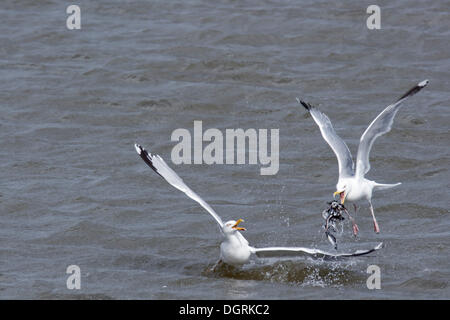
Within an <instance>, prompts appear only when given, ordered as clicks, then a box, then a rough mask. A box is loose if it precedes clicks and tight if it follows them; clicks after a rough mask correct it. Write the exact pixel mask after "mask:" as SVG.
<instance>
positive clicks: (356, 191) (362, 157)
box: [297, 80, 428, 236]
mask: <svg viewBox="0 0 450 320" xmlns="http://www.w3.org/2000/svg"><path fill="white" fill-rule="evenodd" d="M427 84H428V80H424V81H422V82H420V83H419V84H417V85H416V86H414V87H413V88H411V89H410V90H408V91H407V92H406V93H405V94H404V95H402V96H401V97H400V98H399V99H398V100H397V101H396V102H394V103H393V104H391V105H389V106H387V107H386V108H385V109H384V110H383V111H382V112H381V113H380V114H379V115H378V116H377V117H376V118H375V119H374V120H373V121H372V123H371V124H370V125H369V126H368V127H367V129H366V131H364V133H363V134H362V136H361V139H360V141H359V147H358V154H357V156H356V166H355V165H354V163H353V160H352V154H351V153H350V150H349V149H348V147H347V145H346V144H345V142H344V141H343V140H342V139H341V138H340V137H339V136H338V135H337V134H336V132H335V131H334V128H333V125H332V124H331V121H330V119H329V118H328V117H327V116H326V115H325V114H324V113H323V112H321V111H320V110H319V109H317V108H316V107H314V106H312V105H311V104H309V103H307V102H304V101H300V100H299V99H298V98H297V102H299V103H301V104H302V105H303V106H304V107H305V108H306V110H308V111H309V113H310V114H311V116H312V118H313V119H314V121H315V122H316V123H317V125H318V126H319V128H320V132H321V133H322V137H323V138H324V139H325V141H326V142H327V143H328V144H329V145H330V147H331V149H332V150H333V151H334V153H335V154H336V157H337V160H338V165H339V179H338V183H337V184H336V192H334V194H333V196H334V197H335V196H336V195H339V196H340V201H341V203H342V204H344V201H345V200H348V201H350V202H355V201H358V200H361V199H366V200H367V201H368V202H369V208H370V212H371V213H372V218H373V225H374V231H375V232H376V233H379V232H380V228H379V226H378V223H377V219H376V218H375V213H374V210H373V206H372V192H373V190H385V189H390V188H393V187H396V186H398V185H400V184H401V183H400V182H399V183H394V184H384V183H377V182H375V181H372V180H368V179H366V178H365V175H366V174H367V172H369V170H370V163H369V153H370V149H371V148H372V145H373V143H374V141H375V140H376V138H378V137H379V136H381V135H383V134H385V133H387V132H389V131H390V130H391V128H392V124H393V122H394V117H395V115H396V114H397V111H398V110H399V109H400V107H401V104H402V102H403V101H405V100H406V99H407V98H408V97H410V96H412V95H414V94H416V93H417V92H419V91H420V90H422V89H423V88H425V86H426V85H427ZM353 206H354V209H355V213H356V209H357V208H356V205H355V204H353ZM350 219H351V221H352V224H353V234H354V235H355V236H356V235H357V234H358V231H359V229H358V226H357V224H356V223H355V221H354V219H353V218H352V217H351V216H350Z"/></svg>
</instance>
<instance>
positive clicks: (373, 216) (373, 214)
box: [369, 200, 380, 233]
mask: <svg viewBox="0 0 450 320" xmlns="http://www.w3.org/2000/svg"><path fill="white" fill-rule="evenodd" d="M369 206H370V212H371V213H372V218H373V230H374V231H375V233H380V227H378V222H377V219H376V218H375V213H374V212H373V206H372V202H371V201H370V200H369Z"/></svg>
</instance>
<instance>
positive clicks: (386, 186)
mask: <svg viewBox="0 0 450 320" xmlns="http://www.w3.org/2000/svg"><path fill="white" fill-rule="evenodd" d="M401 184H402V183H401V182H398V183H393V184H386V183H376V182H375V184H374V188H375V189H377V190H386V189H391V188H394V187H396V186H399V185H401Z"/></svg>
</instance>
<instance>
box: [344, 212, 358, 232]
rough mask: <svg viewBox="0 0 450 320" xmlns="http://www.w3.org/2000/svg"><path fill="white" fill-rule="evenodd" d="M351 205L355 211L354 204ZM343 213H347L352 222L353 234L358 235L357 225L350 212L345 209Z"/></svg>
mask: <svg viewBox="0 0 450 320" xmlns="http://www.w3.org/2000/svg"><path fill="white" fill-rule="evenodd" d="M353 206H354V208H355V212H356V206H355V205H353ZM345 213H347V215H348V217H349V219H350V221H351V222H352V227H353V235H354V236H355V237H356V236H357V235H358V232H359V228H358V225H357V224H356V223H355V219H353V217H352V216H351V215H350V213H349V212H348V211H347V210H345Z"/></svg>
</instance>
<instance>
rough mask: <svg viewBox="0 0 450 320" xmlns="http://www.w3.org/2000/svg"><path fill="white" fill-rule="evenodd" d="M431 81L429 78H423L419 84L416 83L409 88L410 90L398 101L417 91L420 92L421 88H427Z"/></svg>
mask: <svg viewBox="0 0 450 320" xmlns="http://www.w3.org/2000/svg"><path fill="white" fill-rule="evenodd" d="M429 82H430V81H429V80H428V79H426V80H423V81H422V82H419V83H418V84H417V85H415V86H414V87H412V88H411V89H409V90H408V92H406V93H405V94H404V95H402V96H401V97H400V98H399V99H398V100H397V101H399V100H402V99H404V98H406V97H409V96H412V95H414V94H416V93H417V92H419V91H420V90H422V89H423V88H425V87H426V86H427V85H428V83H429Z"/></svg>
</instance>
